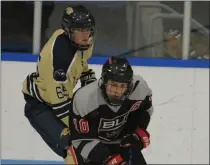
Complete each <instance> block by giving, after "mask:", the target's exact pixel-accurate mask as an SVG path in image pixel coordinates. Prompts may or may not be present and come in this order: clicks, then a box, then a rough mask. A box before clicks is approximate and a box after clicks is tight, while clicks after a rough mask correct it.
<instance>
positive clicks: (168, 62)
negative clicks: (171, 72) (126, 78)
mask: <svg viewBox="0 0 210 165" xmlns="http://www.w3.org/2000/svg"><path fill="white" fill-rule="evenodd" d="M108 57H109V56H96V55H93V56H92V57H91V58H90V59H89V60H88V63H89V64H97V65H101V64H104V62H105V61H106V60H107V59H108ZM37 59H38V55H33V54H30V53H4V52H3V53H2V54H1V60H2V61H17V62H36V61H37ZM128 60H129V61H130V63H131V65H133V66H149V67H178V68H209V60H177V59H166V58H159V59H157V58H139V57H128Z"/></svg>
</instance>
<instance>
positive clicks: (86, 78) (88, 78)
mask: <svg viewBox="0 0 210 165" xmlns="http://www.w3.org/2000/svg"><path fill="white" fill-rule="evenodd" d="M80 81H81V87H83V86H85V85H87V84H90V83H91V82H93V81H96V76H95V72H94V71H93V70H92V69H89V70H88V71H87V72H82V75H81V76H80Z"/></svg>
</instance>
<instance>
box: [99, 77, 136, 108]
mask: <svg viewBox="0 0 210 165" xmlns="http://www.w3.org/2000/svg"><path fill="white" fill-rule="evenodd" d="M100 81H101V83H100V84H99V86H100V88H101V90H102V95H103V97H104V99H105V100H106V101H107V103H108V104H110V105H112V106H119V105H121V104H122V103H123V102H124V101H125V100H126V99H127V98H128V97H129V95H130V94H131V92H132V89H133V83H132V81H130V82H127V85H128V87H127V90H126V91H125V92H124V93H123V94H122V95H121V97H120V98H118V99H116V98H111V97H110V96H108V95H107V93H106V86H107V83H108V80H107V81H103V78H101V79H100Z"/></svg>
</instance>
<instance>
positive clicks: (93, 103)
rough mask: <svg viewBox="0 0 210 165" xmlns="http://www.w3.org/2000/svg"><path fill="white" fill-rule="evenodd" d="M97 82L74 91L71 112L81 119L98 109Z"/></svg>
mask: <svg viewBox="0 0 210 165" xmlns="http://www.w3.org/2000/svg"><path fill="white" fill-rule="evenodd" d="M99 90H100V89H99V88H98V81H95V82H93V83H90V84H88V85H86V86H84V87H82V88H80V89H79V90H77V91H76V93H75V94H74V97H73V112H74V114H75V115H80V116H81V117H84V116H86V115H87V114H89V113H90V112H92V111H94V110H95V109H97V108H98V107H99V103H98V96H99V95H100V93H99Z"/></svg>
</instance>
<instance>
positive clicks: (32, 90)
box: [26, 73, 45, 102]
mask: <svg viewBox="0 0 210 165" xmlns="http://www.w3.org/2000/svg"><path fill="white" fill-rule="evenodd" d="M35 77H36V73H32V74H29V75H28V76H27V78H26V79H27V81H26V87H27V90H28V92H29V94H30V95H31V96H33V97H35V98H37V99H38V100H39V101H40V102H45V101H44V100H43V99H42V97H41V95H40V93H39V89H38V87H37V85H36V83H35V82H34V80H33V79H34V78H35Z"/></svg>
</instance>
